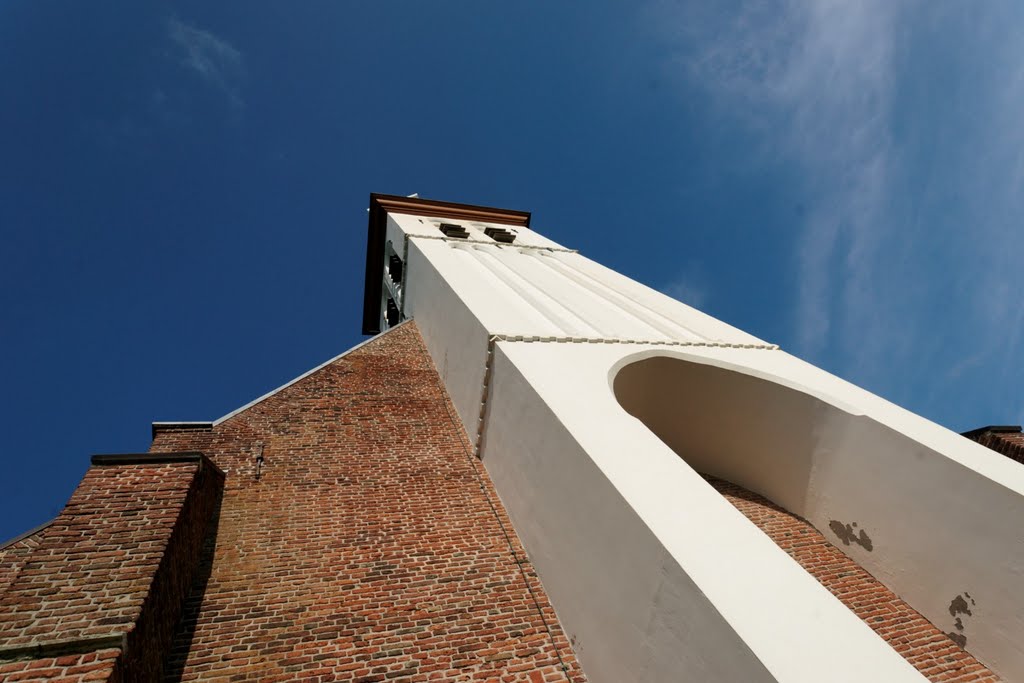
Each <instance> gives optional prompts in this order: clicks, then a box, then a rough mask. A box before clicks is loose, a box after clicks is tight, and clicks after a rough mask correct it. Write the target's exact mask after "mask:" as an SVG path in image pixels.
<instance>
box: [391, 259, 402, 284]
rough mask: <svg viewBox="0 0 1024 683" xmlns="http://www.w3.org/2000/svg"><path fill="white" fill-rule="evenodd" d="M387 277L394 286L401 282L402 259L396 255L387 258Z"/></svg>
mask: <svg viewBox="0 0 1024 683" xmlns="http://www.w3.org/2000/svg"><path fill="white" fill-rule="evenodd" d="M388 276H389V277H390V278H391V281H392V282H394V283H395V284H396V285H397V284H399V283H400V282H401V281H402V259H401V258H399V256H398V254H391V256H390V257H389V258H388Z"/></svg>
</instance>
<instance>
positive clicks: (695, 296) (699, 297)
mask: <svg viewBox="0 0 1024 683" xmlns="http://www.w3.org/2000/svg"><path fill="white" fill-rule="evenodd" d="M661 291H662V293H664V294H666V295H668V296H670V297H672V298H673V299H675V300H676V301H682V302H683V303H684V304H687V305H688V306H693V307H694V308H703V307H704V305H705V304H706V303H707V301H708V291H707V289H706V288H705V287H703V286H702V285H700V284H698V283H697V282H696V281H695V280H694V279H693V278H692V277H688V278H687V277H682V276H680V277H679V278H677V279H676V280H674V281H672V282H670V283H669V284H667V285H665V286H664V287H662V288H661Z"/></svg>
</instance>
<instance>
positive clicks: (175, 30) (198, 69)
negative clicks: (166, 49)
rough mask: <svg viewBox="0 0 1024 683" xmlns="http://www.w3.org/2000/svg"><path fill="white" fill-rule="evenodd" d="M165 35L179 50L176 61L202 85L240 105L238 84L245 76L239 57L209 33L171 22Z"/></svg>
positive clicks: (241, 60) (223, 41)
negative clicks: (202, 82) (204, 83)
mask: <svg viewBox="0 0 1024 683" xmlns="http://www.w3.org/2000/svg"><path fill="white" fill-rule="evenodd" d="M167 34H168V36H169V37H170V38H171V40H172V41H173V42H174V44H175V45H176V46H177V47H178V49H179V52H180V54H179V59H180V61H181V63H182V64H183V65H184V66H186V67H187V68H189V69H191V70H192V71H194V72H195V73H197V74H198V75H199V76H200V77H201V78H202V79H203V80H204V81H206V82H207V83H208V84H210V85H211V86H213V87H215V88H217V89H218V90H220V91H221V92H223V93H224V95H225V96H227V98H228V99H229V100H230V101H231V102H232V104H234V105H237V106H241V105H242V104H243V102H242V98H241V95H240V94H239V83H240V81H241V79H242V78H243V76H244V75H245V64H244V61H243V58H242V53H241V52H240V51H238V50H237V49H236V48H234V47H233V46H232V45H231V44H230V43H228V42H227V41H225V40H223V39H221V38H218V37H217V36H215V35H214V34H212V33H210V32H209V31H203V30H202V29H198V28H194V27H192V26H189V25H188V24H186V23H184V22H182V21H179V20H178V19H175V18H171V19H169V20H168V21H167Z"/></svg>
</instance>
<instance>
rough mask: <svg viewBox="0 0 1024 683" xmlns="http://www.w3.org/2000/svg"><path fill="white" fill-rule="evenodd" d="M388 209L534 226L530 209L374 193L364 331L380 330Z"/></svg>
mask: <svg viewBox="0 0 1024 683" xmlns="http://www.w3.org/2000/svg"><path fill="white" fill-rule="evenodd" d="M388 212H391V213H412V214H417V215H419V216H434V217H438V218H454V219H456V220H475V221H483V222H486V223H501V224H502V225H517V226H522V227H525V228H528V227H530V212H529V211H515V210H512V209H496V208H494V207H490V206H475V205H473V204H457V203H455V202H441V201H437V200H435V199H420V198H418V197H400V196H398V195H393V194H377V193H373V194H371V195H370V220H369V226H368V228H367V237H366V284H365V286H364V287H363V334H377V333H378V332H380V320H379V317H380V310H379V308H380V297H381V288H382V287H383V278H384V233H385V229H386V227H387V215H388Z"/></svg>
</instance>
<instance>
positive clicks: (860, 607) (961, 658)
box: [707, 477, 999, 683]
mask: <svg viewBox="0 0 1024 683" xmlns="http://www.w3.org/2000/svg"><path fill="white" fill-rule="evenodd" d="M707 479H708V482H709V483H710V484H711V485H712V486H714V487H715V489H716V490H718V492H719V493H721V494H722V495H723V496H724V497H725V499H726V500H728V501H729V502H730V503H732V504H733V505H734V506H735V507H736V508H737V509H738V510H739V511H740V512H742V513H743V515H744V516H746V517H747V519H749V520H750V521H752V522H753V523H754V524H755V525H757V527H758V528H759V529H761V531H763V532H764V533H765V534H767V535H768V537H769V538H771V539H772V540H773V541H775V544H776V545H778V546H779V547H780V548H782V549H783V550H785V551H786V552H787V553H789V555H790V556H791V557H792V558H793V559H794V560H796V561H797V562H798V563H799V564H800V566H801V567H803V568H804V569H805V570H806V571H807V572H808V573H809V574H810V575H811V576H813V577H814V578H815V579H817V580H818V582H819V583H821V584H822V585H823V586H824V587H825V588H827V589H828V590H829V592H831V593H832V594H833V595H835V596H836V597H837V598H839V601H840V602H842V603H843V604H844V605H846V607H847V608H848V609H849V610H850V611H852V612H853V613H854V614H856V615H857V616H858V617H860V618H861V619H862V620H863V621H864V623H865V624H867V625H868V626H870V627H871V628H872V629H873V630H874V631H875V633H877V634H878V635H879V636H881V637H882V639H883V640H885V641H886V642H887V643H889V645H891V646H892V648H893V649H895V650H896V651H897V652H899V653H900V654H901V655H902V656H903V657H904V659H906V660H907V661H908V662H910V663H911V664H912V665H913V666H914V667H915V668H916V669H917V670H918V671H920V672H921V673H922V674H923V675H925V676H926V677H927V678H928V679H929V680H931V681H947V682H955V683H960V682H965V681H977V682H984V681H998V680H999V678H998V677H996V676H995V674H993V673H992V672H991V671H989V670H988V669H986V668H985V667H984V666H983V665H982V664H980V663H979V662H978V661H977V660H976V659H975V658H974V657H973V656H971V654H970V653H968V652H966V651H965V650H963V649H961V648H960V647H959V646H958V645H957V644H956V643H954V642H953V640H952V638H960V637H963V635H962V634H961V633H959V632H957V631H956V630H955V629H951V633H948V634H947V633H943V632H942V630H940V629H939V628H937V627H936V626H934V625H933V624H932V623H931V622H929V621H928V620H927V619H925V618H924V617H922V616H921V615H920V614H918V613H917V612H916V611H915V610H914V609H913V608H912V607H911V606H910V605H908V604H907V603H905V602H904V601H903V600H901V599H900V598H899V597H898V596H897V595H896V594H895V593H893V592H892V591H890V590H889V589H888V588H886V587H885V586H883V585H882V584H881V583H879V581H878V580H877V579H875V578H874V577H873V576H871V574H868V573H867V572H866V571H864V570H863V569H862V568H861V567H860V565H858V564H857V563H856V562H854V561H853V560H852V559H850V558H849V557H848V556H847V555H846V554H844V553H843V552H842V551H840V550H839V549H838V548H836V547H835V546H833V545H832V544H831V543H829V542H828V541H827V540H826V539H825V537H824V536H823V535H822V534H821V533H820V532H818V530H817V529H815V528H814V527H813V526H811V525H810V524H809V523H808V522H806V521H805V520H803V519H801V518H800V517H797V516H796V515H793V514H790V513H789V512H787V511H786V510H784V509H782V508H780V507H779V506H777V505H775V504H774V503H772V502H771V501H769V500H768V499H766V498H763V497H762V496H759V495H757V494H756V493H752V492H751V491H748V490H746V489H744V488H742V487H740V486H737V485H736V484H732V483H730V482H727V481H723V480H721V479H716V478H714V477H707Z"/></svg>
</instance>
